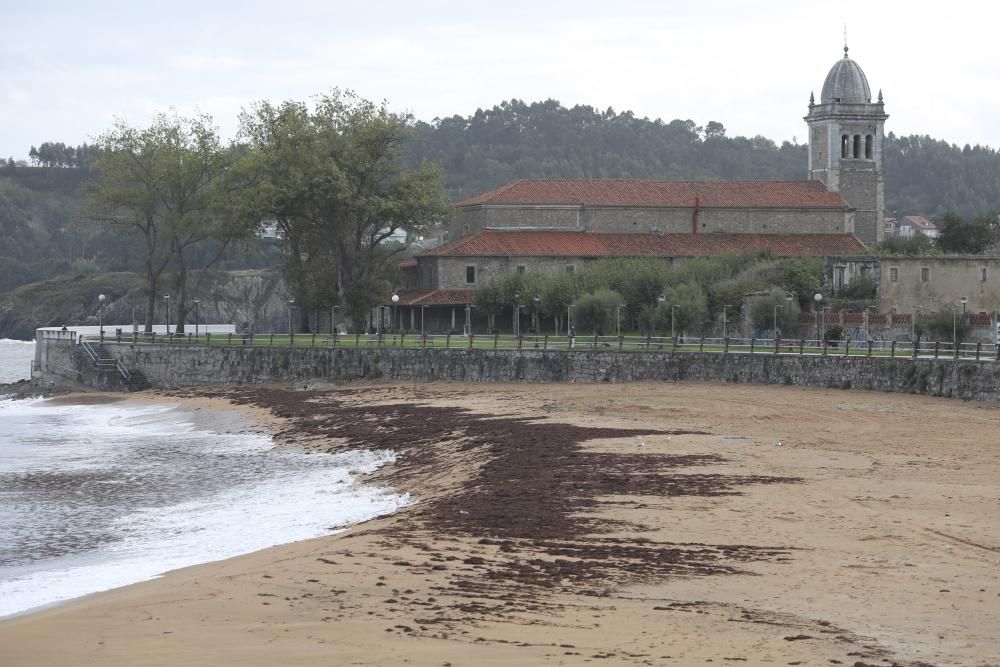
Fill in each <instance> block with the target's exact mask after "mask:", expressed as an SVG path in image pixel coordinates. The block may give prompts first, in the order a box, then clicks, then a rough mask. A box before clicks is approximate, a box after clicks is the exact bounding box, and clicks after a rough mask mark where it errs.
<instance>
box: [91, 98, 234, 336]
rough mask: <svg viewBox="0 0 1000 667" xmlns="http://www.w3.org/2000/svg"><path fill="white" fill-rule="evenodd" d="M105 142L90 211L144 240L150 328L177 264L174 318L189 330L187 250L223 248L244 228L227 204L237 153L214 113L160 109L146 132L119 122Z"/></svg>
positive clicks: (174, 276) (114, 226)
mask: <svg viewBox="0 0 1000 667" xmlns="http://www.w3.org/2000/svg"><path fill="white" fill-rule="evenodd" d="M99 143H100V146H101V155H100V158H99V159H98V160H97V162H96V163H95V167H96V169H97V171H98V178H97V179H96V180H94V181H92V182H89V183H87V184H86V185H85V188H84V192H85V194H86V195H87V198H88V201H89V212H90V214H91V216H92V217H94V218H96V219H98V220H101V221H103V222H106V223H108V224H109V225H111V226H112V227H113V228H115V229H117V230H120V231H123V232H125V233H127V234H133V235H136V236H138V237H140V238H141V239H142V241H143V245H144V248H143V258H142V264H143V274H144V277H145V283H146V315H145V330H146V331H151V330H152V325H153V313H154V311H155V308H156V302H157V295H158V293H159V290H160V281H161V278H162V277H163V275H164V272H165V271H166V270H167V269H168V268H172V269H173V287H174V290H175V292H174V294H173V295H171V296H173V297H174V298H173V299H172V301H171V304H172V305H173V306H174V308H175V309H176V316H175V317H174V318H173V320H174V321H175V322H177V323H178V326H177V331H178V332H183V331H184V322H185V320H186V319H187V312H188V303H187V302H188V271H189V269H190V266H189V261H190V260H189V257H188V255H189V253H191V252H193V250H194V248H195V246H197V245H199V244H203V243H205V242H206V241H209V240H215V241H220V242H221V243H222V245H223V247H224V245H225V243H227V242H228V241H229V240H231V239H232V238H235V237H236V236H238V235H239V234H240V233H241V229H240V227H239V226H238V225H234V224H231V223H232V219H231V218H230V216H229V215H228V213H227V211H226V210H225V207H224V205H223V203H224V201H225V197H224V196H223V195H224V192H223V188H222V186H223V183H224V180H225V177H226V173H227V171H228V169H229V167H230V166H231V164H232V154H231V152H230V151H228V150H227V149H225V148H224V147H223V146H222V145H221V143H220V141H219V138H218V135H217V133H216V131H215V128H214V127H213V126H212V121H211V118H209V117H208V116H197V117H194V118H183V117H180V116H178V115H176V114H170V115H167V114H159V115H157V116H156V117H155V118H154V120H153V124H152V125H151V126H150V127H149V128H147V129H145V130H139V129H136V128H133V127H131V126H129V125H128V124H127V123H125V121H118V122H116V123H115V125H114V126H113V127H112V128H111V130H109V131H108V132H107V133H105V134H104V135H102V136H101V138H100V139H99ZM218 254H221V251H220V252H219V253H218ZM218 254H217V255H216V257H218Z"/></svg>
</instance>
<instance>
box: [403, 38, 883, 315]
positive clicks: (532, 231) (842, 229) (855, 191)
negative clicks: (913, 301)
mask: <svg viewBox="0 0 1000 667" xmlns="http://www.w3.org/2000/svg"><path fill="white" fill-rule="evenodd" d="M887 118H888V116H887V115H886V113H885V110H884V105H883V100H882V93H881V91H880V92H879V94H878V99H877V101H876V102H872V99H871V89H870V87H869V85H868V80H867V78H866V77H865V74H864V72H863V71H862V69H861V67H860V66H859V65H858V64H857V63H856V62H855V61H853V60H851V59H850V58H849V57H848V50H847V47H846V46H845V47H844V57H843V58H842V59H840V60H838V61H837V62H836V63H835V64H834V65H833V67H832V68H831V70H830V72H829V74H827V76H826V80H825V81H824V83H823V88H822V91H821V93H820V99H819V102H818V103H817V102H816V99H815V96H814V95H812V94H810V97H809V107H808V114H807V115H806V116H805V117H804V119H805V121H806V124H807V125H808V126H809V145H808V165H804V167H806V169H804V170H803V171H804V172H806V173H807V174H808V179H807V180H802V181H657V180H586V179H577V180H565V179H547V180H519V181H514V182H513V183H509V184H507V185H504V186H503V187H500V188H497V189H496V190H492V191H490V192H485V193H483V194H480V195H477V196H474V197H470V198H467V199H464V200H461V201H458V202H455V204H454V206H455V209H456V211H455V216H454V218H453V220H452V223H451V225H450V227H449V230H448V238H449V241H448V242H447V243H445V244H444V245H442V246H439V247H437V248H434V249H431V250H428V251H426V252H424V253H422V254H420V255H418V256H417V257H416V258H415V259H414V260H410V261H408V262H406V263H404V264H403V265H402V266H401V269H402V271H403V283H402V289H400V290H398V292H397V296H398V297H399V299H398V301H397V302H396V303H397V305H398V306H402V307H403V308H402V312H401V313H400V320H399V322H397V324H398V325H401V326H403V327H408V328H411V329H412V328H413V323H414V322H416V321H418V318H419V316H418V315H417V314H416V313H420V316H422V315H424V309H425V308H435V309H441V308H442V307H444V308H448V309H450V311H451V319H452V320H453V321H454V320H455V319H456V315H455V313H456V311H461V310H462V309H463V308H465V307H466V306H468V305H469V304H471V303H472V298H473V294H474V290H475V288H476V287H477V286H479V285H482V284H486V283H488V282H490V281H492V280H494V279H496V278H498V277H500V276H502V275H504V274H505V273H512V272H518V271H520V272H523V271H575V270H577V269H578V268H580V267H581V266H582V265H584V264H586V263H587V262H588V261H592V260H595V259H599V258H604V257H635V256H646V257H650V256H653V257H661V258H663V259H664V260H665V261H669V262H677V261H683V260H684V259H685V258H690V257H698V256H709V255H720V254H738V253H743V252H752V251H758V250H764V249H769V250H771V251H772V252H773V253H774V254H775V255H776V256H778V257H797V256H816V257H825V258H830V257H839V256H854V257H859V256H864V255H865V253H866V251H865V244H875V243H877V242H879V241H881V240H882V236H883V234H884V230H883V228H884V224H885V221H884V212H883V209H884V199H885V193H884V174H883V159H882V143H883V139H884V125H885V121H886V119H887ZM407 312H409V315H407ZM467 317H468V311H467V309H466V313H464V314H462V317H461V319H465V318H467ZM453 324H454V322H453ZM446 328H449V327H446ZM450 328H452V329H455V328H456V327H455V326H451V327H450ZM458 328H461V325H459V327H458Z"/></svg>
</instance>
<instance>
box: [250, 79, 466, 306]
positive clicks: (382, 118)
mask: <svg viewBox="0 0 1000 667" xmlns="http://www.w3.org/2000/svg"><path fill="white" fill-rule="evenodd" d="M240 120H241V125H242V130H241V133H242V136H243V138H244V139H245V140H246V141H247V143H248V157H247V160H248V161H247V163H246V164H247V166H248V168H249V169H250V170H251V171H252V172H254V173H255V174H256V176H257V181H256V185H255V189H256V193H255V194H254V195H252V199H251V201H253V202H254V205H255V208H256V211H257V213H258V215H259V216H260V217H261V218H273V219H276V220H277V221H278V223H279V225H281V226H282V227H283V229H286V230H287V231H288V234H287V236H286V242H287V243H288V244H289V246H290V247H291V246H295V247H293V248H292V254H293V255H294V256H295V258H296V259H295V260H293V261H295V262H299V265H298V266H296V267H295V268H296V269H297V272H296V271H289V278H290V281H289V282H290V283H291V284H292V286H293V289H294V290H295V291H296V292H298V294H297V300H298V299H300V298H301V300H302V301H306V302H309V301H313V300H315V295H313V294H312V293H310V292H309V291H308V290H307V289H306V285H305V283H304V280H303V276H304V275H306V274H307V273H308V271H306V265H305V261H306V260H305V258H306V257H308V258H309V261H310V262H311V261H315V262H317V263H320V264H325V265H326V266H328V267H329V269H330V271H331V272H332V274H333V275H335V281H334V282H335V284H336V290H337V295H338V298H339V300H340V301H341V303H342V304H344V306H345V307H346V310H347V312H348V314H349V319H351V320H352V321H361V320H363V319H364V314H365V313H366V312H367V311H369V310H370V309H371V307H372V306H374V305H375V304H376V303H378V301H379V300H380V297H379V295H380V294H382V293H385V292H387V291H388V282H387V278H386V276H387V274H388V272H389V270H390V266H392V265H393V263H394V261H393V260H394V255H395V251H394V250H393V249H391V248H389V247H387V246H386V245H384V243H383V242H384V241H386V240H387V239H389V238H390V237H391V236H392V235H393V234H394V233H395V232H396V231H397V230H400V229H403V230H406V231H407V232H409V233H419V232H421V231H423V230H424V229H427V228H428V227H430V226H431V225H433V224H436V223H439V222H441V221H442V220H443V219H444V218H445V217H446V216H447V215H448V214H449V213H450V209H449V207H448V205H447V201H446V199H445V197H444V191H443V188H442V185H441V175H440V172H439V170H438V168H437V167H434V166H431V165H429V164H426V163H423V164H421V165H419V166H418V167H415V168H413V169H404V168H403V167H402V166H401V164H400V155H401V152H402V150H403V147H404V145H405V143H406V142H407V140H408V139H409V137H410V134H411V127H412V118H411V117H410V116H409V115H406V114H396V113H392V112H390V111H389V110H388V109H387V108H386V106H385V104H382V105H376V104H374V103H373V102H370V101H368V100H364V99H361V98H359V97H357V96H355V95H354V94H353V93H342V92H340V91H338V90H334V91H332V92H331V93H330V94H329V95H324V96H321V97H319V98H318V99H317V100H316V102H315V104H314V105H313V106H312V107H309V106H307V105H306V104H303V103H300V102H284V103H283V104H281V105H279V106H275V105H272V104H271V103H269V102H260V103H258V104H257V105H255V106H254V107H253V108H252V109H251V110H250V111H247V112H244V113H243V114H242V115H241V119H240ZM286 271H288V268H287V267H286ZM324 305H326V304H324Z"/></svg>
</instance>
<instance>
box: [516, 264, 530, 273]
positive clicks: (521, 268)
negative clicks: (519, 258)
mask: <svg viewBox="0 0 1000 667" xmlns="http://www.w3.org/2000/svg"><path fill="white" fill-rule="evenodd" d="M527 270H528V267H526V266H525V265H524V264H520V265H519V266H518V267H517V272H518V273H524V272H525V271H527Z"/></svg>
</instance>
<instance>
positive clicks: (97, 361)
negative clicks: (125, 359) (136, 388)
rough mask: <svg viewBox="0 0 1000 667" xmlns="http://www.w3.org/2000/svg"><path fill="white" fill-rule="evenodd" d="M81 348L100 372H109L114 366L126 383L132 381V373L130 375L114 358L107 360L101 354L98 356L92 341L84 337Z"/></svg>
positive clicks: (81, 338)
mask: <svg viewBox="0 0 1000 667" xmlns="http://www.w3.org/2000/svg"><path fill="white" fill-rule="evenodd" d="M80 347H81V348H83V351H84V352H86V353H87V356H88V357H90V360H91V361H92V362H93V363H94V365H96V366H97V368H98V369H99V370H107V369H108V368H109V367H111V366H114V370H116V371H118V373H119V374H120V375H121V376H122V378H124V380H125V381H126V382H128V381H129V380H131V379H132V373H130V372H129V370H128V369H127V368H125V367H124V366H123V365H122V363H121V362H120V361H118V360H117V359H115V358H114V357H109V358H107V359H104V358H102V357H101V356H100V355H99V354H97V351H96V350H95V349H94V347H93V345H91V344H90V341H89V340H87V339H86V338H84V337H83V336H81V337H80Z"/></svg>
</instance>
